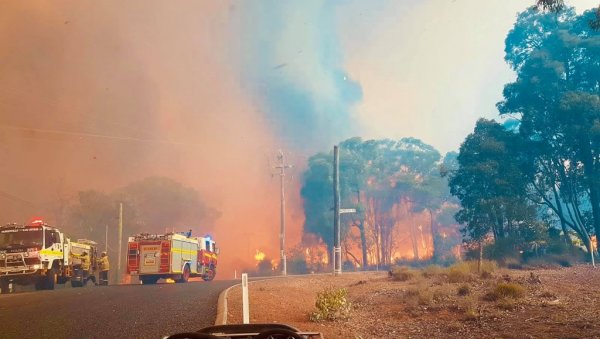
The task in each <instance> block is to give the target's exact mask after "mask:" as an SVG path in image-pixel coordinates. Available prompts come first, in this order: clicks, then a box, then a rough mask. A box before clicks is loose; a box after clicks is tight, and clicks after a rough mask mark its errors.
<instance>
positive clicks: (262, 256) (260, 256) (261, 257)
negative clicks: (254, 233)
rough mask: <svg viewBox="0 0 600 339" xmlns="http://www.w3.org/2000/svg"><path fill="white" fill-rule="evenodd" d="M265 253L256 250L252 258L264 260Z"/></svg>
mask: <svg viewBox="0 0 600 339" xmlns="http://www.w3.org/2000/svg"><path fill="white" fill-rule="evenodd" d="M266 256H267V255H266V254H265V252H262V251H260V250H256V254H255V255H254V260H256V261H263V260H265V257H266Z"/></svg>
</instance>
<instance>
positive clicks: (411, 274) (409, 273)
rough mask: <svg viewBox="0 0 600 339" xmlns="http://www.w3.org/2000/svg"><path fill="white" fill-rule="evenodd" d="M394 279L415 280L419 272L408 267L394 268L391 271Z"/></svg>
mask: <svg viewBox="0 0 600 339" xmlns="http://www.w3.org/2000/svg"><path fill="white" fill-rule="evenodd" d="M390 275H391V277H392V279H394V280H396V281H408V280H412V279H414V278H415V277H416V276H417V275H418V272H417V271H415V270H414V269H412V268H410V267H406V266H399V267H392V269H391V270H390Z"/></svg>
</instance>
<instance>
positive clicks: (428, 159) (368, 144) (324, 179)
mask: <svg viewBox="0 0 600 339" xmlns="http://www.w3.org/2000/svg"><path fill="white" fill-rule="evenodd" d="M331 159H332V155H331V153H329V154H326V153H319V154H316V155H314V156H313V157H311V158H310V159H309V167H308V169H307V170H306V172H305V173H304V175H303V187H302V197H303V199H304V209H305V215H306V219H305V220H306V221H305V230H306V231H307V232H312V233H314V234H317V235H319V236H320V237H321V238H322V239H323V241H324V242H325V243H326V244H327V245H328V246H329V247H331V246H332V240H333V238H332V233H333V230H332V226H331V225H332V220H331V216H332V211H331V207H332V202H333V193H332V185H333V184H332V177H331V174H332V166H333V164H332V160H331ZM439 161H440V154H439V153H438V152H437V151H436V150H435V149H434V148H433V147H431V146H429V145H427V144H425V143H423V142H422V141H420V140H418V139H414V138H403V139H401V140H389V139H385V140H367V141H363V140H362V139H360V138H352V139H348V140H346V141H344V142H342V143H341V144H340V192H341V196H342V205H343V206H345V207H355V208H356V209H357V213H355V214H352V215H345V216H344V217H343V219H342V221H343V223H342V233H343V234H344V237H345V238H346V236H347V235H348V234H350V232H351V230H352V228H354V227H355V228H356V229H358V231H359V235H360V246H361V250H362V266H363V267H366V266H367V265H368V261H367V259H368V258H369V257H370V258H372V259H373V262H374V263H375V264H378V265H379V264H380V265H389V264H390V263H391V260H392V256H393V255H392V254H393V250H394V248H395V247H396V246H397V244H396V239H395V233H398V231H401V222H402V221H403V220H405V219H407V218H408V217H410V216H411V215H412V214H413V213H420V212H422V211H424V210H429V211H430V213H429V214H430V218H431V219H430V220H431V221H432V222H431V224H432V225H433V224H434V223H433V218H434V214H435V212H431V211H435V210H437V209H438V208H439V206H437V205H436V204H438V205H439V203H440V202H441V201H442V199H434V196H435V194H437V195H443V194H444V193H443V191H444V190H446V191H447V187H446V186H445V185H443V184H441V180H440V179H441V178H440V174H439V170H438V165H439ZM434 177H437V178H438V179H437V180H436V179H434ZM436 190H438V191H439V192H437V193H435V192H436ZM440 190H441V191H440ZM425 200H427V202H426V201H425ZM430 201H434V203H430ZM413 226H414V225H411V227H409V228H408V231H409V233H411V234H412V235H413V238H414V235H415V232H416V231H415V229H416V227H413ZM405 231H406V230H405ZM418 252H419V251H418V248H417V247H415V258H418V257H419V253H418ZM347 254H348V255H350V254H351V253H349V252H348V251H347ZM353 259H356V258H353Z"/></svg>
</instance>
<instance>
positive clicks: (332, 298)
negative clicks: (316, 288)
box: [309, 288, 352, 322]
mask: <svg viewBox="0 0 600 339" xmlns="http://www.w3.org/2000/svg"><path fill="white" fill-rule="evenodd" d="M347 296H348V290H346V289H345V288H340V289H334V288H327V289H325V290H323V291H321V292H319V293H317V301H316V302H315V307H316V308H317V310H316V311H315V312H312V313H311V314H310V315H309V318H310V320H311V321H315V322H317V321H323V320H328V321H333V320H337V319H347V318H348V317H349V316H350V310H351V308H352V304H351V303H350V302H349V301H348V299H347Z"/></svg>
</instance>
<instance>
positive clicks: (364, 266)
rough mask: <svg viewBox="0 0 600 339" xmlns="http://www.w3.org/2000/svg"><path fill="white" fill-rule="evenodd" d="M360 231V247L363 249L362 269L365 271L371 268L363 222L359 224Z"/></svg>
mask: <svg viewBox="0 0 600 339" xmlns="http://www.w3.org/2000/svg"><path fill="white" fill-rule="evenodd" d="M358 230H359V231H360V245H361V248H362V269H363V271H364V270H366V269H367V266H369V262H368V260H367V236H366V235H365V222H364V221H361V222H360V224H358Z"/></svg>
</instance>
